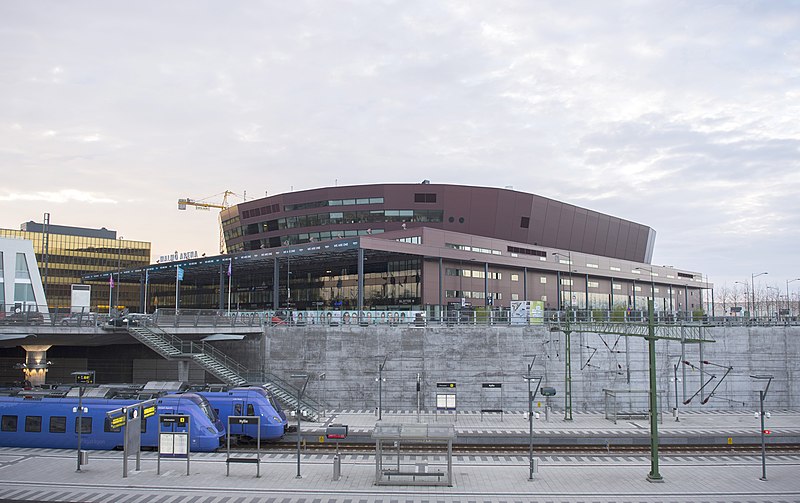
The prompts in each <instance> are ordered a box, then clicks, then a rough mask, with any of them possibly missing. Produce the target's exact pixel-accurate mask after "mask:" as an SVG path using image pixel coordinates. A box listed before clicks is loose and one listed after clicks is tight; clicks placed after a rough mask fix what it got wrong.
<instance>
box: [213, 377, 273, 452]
mask: <svg viewBox="0 0 800 503" xmlns="http://www.w3.org/2000/svg"><path fill="white" fill-rule="evenodd" d="M197 394H199V395H201V396H203V397H205V398H206V399H207V400H208V401H209V403H210V404H211V406H212V407H213V408H214V412H216V413H217V415H219V418H220V420H222V421H223V422H224V423H225V426H226V427H227V425H228V417H229V416H258V417H260V418H261V439H262V440H280V439H281V438H282V437H283V435H284V433H285V432H286V427H287V424H288V423H287V420H286V414H285V413H284V412H283V409H281V406H280V404H279V403H278V402H277V401H275V400H274V399H273V397H272V394H271V393H270V392H269V391H267V390H265V389H264V388H261V387H259V386H244V387H238V388H232V389H230V390H228V391H199V392H197ZM256 428H257V426H256V425H241V424H240V425H231V430H230V432H229V433H230V434H231V435H232V436H235V437H239V438H241V439H253V440H255V438H256Z"/></svg>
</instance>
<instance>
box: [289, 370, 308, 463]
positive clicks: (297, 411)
mask: <svg viewBox="0 0 800 503" xmlns="http://www.w3.org/2000/svg"><path fill="white" fill-rule="evenodd" d="M291 378H292V379H304V381H303V386H302V388H301V387H299V386H298V387H297V405H296V407H295V416H297V475H296V476H295V478H296V479H302V478H303V476H302V475H300V400H302V399H303V394H304V393H305V392H306V386H308V380H309V375H308V374H292V375H291Z"/></svg>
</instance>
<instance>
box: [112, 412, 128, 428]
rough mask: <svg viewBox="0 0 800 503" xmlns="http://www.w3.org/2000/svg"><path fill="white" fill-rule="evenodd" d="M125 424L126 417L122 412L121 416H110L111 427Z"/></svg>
mask: <svg viewBox="0 0 800 503" xmlns="http://www.w3.org/2000/svg"><path fill="white" fill-rule="evenodd" d="M126 424H128V417H127V416H126V415H125V414H123V415H121V416H117V417H112V418H111V427H112V428H115V429H116V428H122V427H123V426H125V425H126Z"/></svg>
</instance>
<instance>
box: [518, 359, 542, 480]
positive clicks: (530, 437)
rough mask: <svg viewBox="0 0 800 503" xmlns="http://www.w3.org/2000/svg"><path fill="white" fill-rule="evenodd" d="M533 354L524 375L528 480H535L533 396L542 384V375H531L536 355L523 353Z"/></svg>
mask: <svg viewBox="0 0 800 503" xmlns="http://www.w3.org/2000/svg"><path fill="white" fill-rule="evenodd" d="M531 356H533V359H532V360H531V362H530V363H529V364H528V372H527V373H526V374H525V375H523V376H522V378H523V379H525V381H526V382H527V383H528V480H533V397H534V396H536V393H537V392H538V391H539V386H540V385H541V384H542V377H541V376H539V377H534V376H531V370H532V369H533V364H534V362H535V361H536V355H522V357H523V358H530V357H531ZM532 379H537V381H536V390H534V392H533V394H531V380H532Z"/></svg>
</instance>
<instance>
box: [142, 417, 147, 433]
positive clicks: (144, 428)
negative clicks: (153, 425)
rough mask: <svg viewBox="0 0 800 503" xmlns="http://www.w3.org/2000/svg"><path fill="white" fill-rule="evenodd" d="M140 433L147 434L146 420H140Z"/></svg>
mask: <svg viewBox="0 0 800 503" xmlns="http://www.w3.org/2000/svg"><path fill="white" fill-rule="evenodd" d="M142 433H147V419H142Z"/></svg>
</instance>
